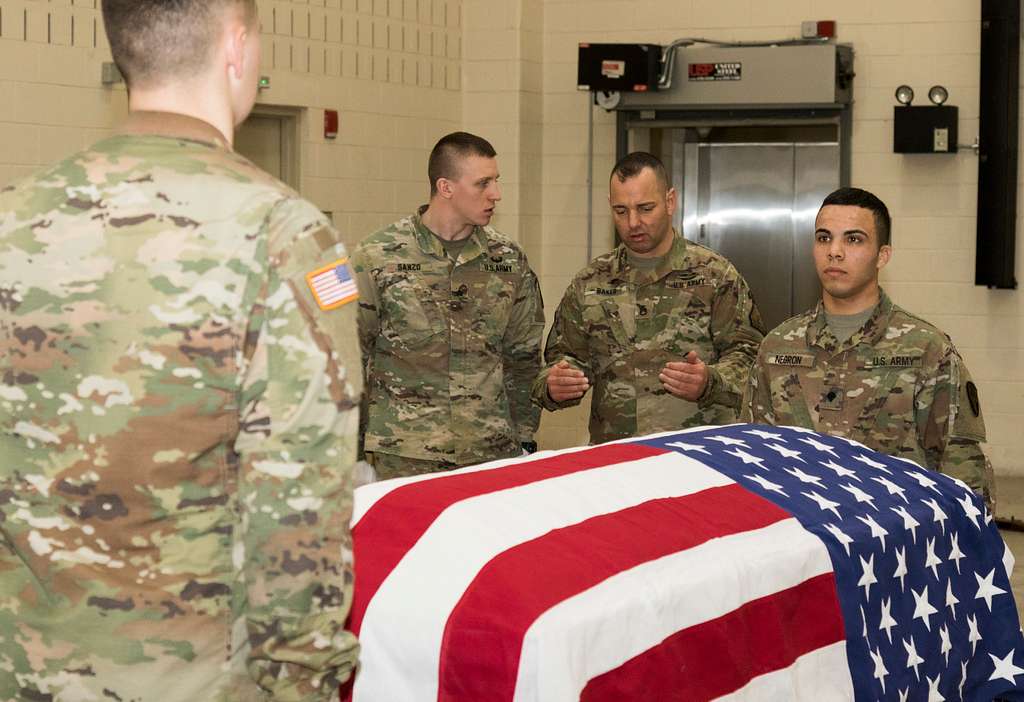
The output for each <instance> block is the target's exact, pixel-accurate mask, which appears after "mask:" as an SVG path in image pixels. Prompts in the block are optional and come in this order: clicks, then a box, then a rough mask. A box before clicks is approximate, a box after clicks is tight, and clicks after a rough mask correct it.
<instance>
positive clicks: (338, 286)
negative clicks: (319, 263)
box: [306, 258, 359, 312]
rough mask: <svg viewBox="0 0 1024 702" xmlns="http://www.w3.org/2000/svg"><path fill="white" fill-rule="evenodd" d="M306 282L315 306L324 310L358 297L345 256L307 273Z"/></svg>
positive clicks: (335, 307)
mask: <svg viewBox="0 0 1024 702" xmlns="http://www.w3.org/2000/svg"><path fill="white" fill-rule="evenodd" d="M306 283H307V284H308V285H309V290H310V292H312V293H313V299H314V300H316V304H317V306H318V307H319V308H320V309H321V310H324V311H325V312H326V311H327V310H334V309H337V308H339V307H341V306H342V305H345V304H348V303H349V302H352V301H354V300H357V299H359V289H358V288H357V287H356V281H355V280H354V279H353V278H352V269H351V268H349V265H348V259H347V258H339V259H338V260H337V261H335V262H334V263H331V264H330V265H327V266H324V267H323V268H318V269H316V270H315V271H313V272H311V273H307V274H306Z"/></svg>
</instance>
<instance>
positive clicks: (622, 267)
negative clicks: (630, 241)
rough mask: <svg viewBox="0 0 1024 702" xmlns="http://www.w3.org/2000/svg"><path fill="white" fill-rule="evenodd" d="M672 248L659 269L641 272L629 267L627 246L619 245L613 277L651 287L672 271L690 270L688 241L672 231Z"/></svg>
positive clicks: (613, 263)
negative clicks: (650, 285) (687, 249)
mask: <svg viewBox="0 0 1024 702" xmlns="http://www.w3.org/2000/svg"><path fill="white" fill-rule="evenodd" d="M672 237H673V241H672V248H671V249H669V252H668V255H666V256H665V259H664V260H663V261H662V262H661V265H659V266H658V267H657V268H655V269H654V270H651V271H641V270H638V269H637V268H635V267H634V266H631V265H629V254H628V252H627V250H626V245H625V244H619V248H618V249H617V255H616V256H615V259H614V260H613V262H612V271H611V272H612V275H613V276H614V277H615V278H621V279H622V280H625V281H628V282H630V283H633V284H634V285H649V284H651V283H655V282H657V281H659V280H661V279H662V278H664V277H665V276H666V275H668V274H669V273H671V272H672V271H685V270H688V269H689V268H690V265H691V263H690V261H689V257H688V256H687V251H686V239H684V238H683V237H681V236H679V233H678V232H677V231H676V230H675V229H673V230H672Z"/></svg>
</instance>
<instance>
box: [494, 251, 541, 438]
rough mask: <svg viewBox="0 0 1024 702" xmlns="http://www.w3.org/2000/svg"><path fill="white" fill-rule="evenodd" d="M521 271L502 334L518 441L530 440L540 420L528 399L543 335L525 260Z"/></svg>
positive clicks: (534, 280)
mask: <svg viewBox="0 0 1024 702" xmlns="http://www.w3.org/2000/svg"><path fill="white" fill-rule="evenodd" d="M523 265H524V268H525V271H526V272H525V275H523V280H522V282H521V283H520V285H519V289H518V291H517V292H516V299H515V301H514V302H513V303H512V314H511V316H510V318H509V322H508V327H506V329H505V335H504V337H503V338H502V342H501V343H502V360H503V363H504V371H505V393H506V394H507V396H508V402H509V408H510V410H511V412H512V424H513V426H514V427H515V431H516V435H517V437H518V441H520V442H527V441H533V435H534V433H535V432H536V431H537V425H538V424H540V408H539V407H537V406H536V405H534V404H533V403H532V402H531V401H530V394H531V390H532V385H533V381H534V379H536V377H537V374H538V373H539V372H540V365H541V363H540V344H541V338H542V337H543V335H544V299H543V297H542V296H541V293H540V284H539V283H538V282H537V276H536V275H534V273H533V271H532V270H530V268H529V264H527V263H525V259H524V264H523Z"/></svg>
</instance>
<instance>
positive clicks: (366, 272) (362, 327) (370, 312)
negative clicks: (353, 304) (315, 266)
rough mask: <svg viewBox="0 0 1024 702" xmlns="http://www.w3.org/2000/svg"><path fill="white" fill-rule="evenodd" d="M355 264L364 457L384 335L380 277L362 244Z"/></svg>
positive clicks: (356, 255)
mask: <svg viewBox="0 0 1024 702" xmlns="http://www.w3.org/2000/svg"><path fill="white" fill-rule="evenodd" d="M352 266H353V268H354V270H355V274H356V283H357V285H358V286H359V312H358V319H359V349H360V352H361V355H362V364H361V365H362V373H363V388H364V390H365V391H364V392H363V394H362V398H361V401H360V406H359V449H358V455H359V458H363V449H364V444H365V440H366V426H367V422H368V420H369V416H370V412H369V405H370V393H369V388H370V363H371V362H372V361H373V352H374V348H375V346H376V343H377V335H378V334H380V315H379V313H378V310H379V309H380V307H379V304H380V297H379V291H378V289H377V280H376V279H375V278H374V276H373V270H372V264H371V262H370V261H369V260H368V258H367V256H366V251H365V250H364V249H363V247H362V246H357V247H356V248H355V250H354V251H353V252H352Z"/></svg>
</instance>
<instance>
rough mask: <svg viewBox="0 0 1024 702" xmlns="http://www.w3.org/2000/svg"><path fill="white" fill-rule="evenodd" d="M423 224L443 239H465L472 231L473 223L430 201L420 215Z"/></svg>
mask: <svg viewBox="0 0 1024 702" xmlns="http://www.w3.org/2000/svg"><path fill="white" fill-rule="evenodd" d="M420 221H421V222H423V226H424V227H426V228H427V229H429V230H430V231H432V232H433V233H434V234H435V235H436V236H437V237H439V238H441V239H444V240H445V241H458V240H459V239H465V238H467V237H469V235H470V234H472V233H473V223H472V222H467V221H466V220H465V219H463V218H462V217H460V216H459V215H458V213H456V212H448V211H447V208H445V207H443V206H442V205H440V204H438V203H437V202H431V203H430V205H428V206H427V209H426V211H425V212H424V213H423V214H422V215H420Z"/></svg>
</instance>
